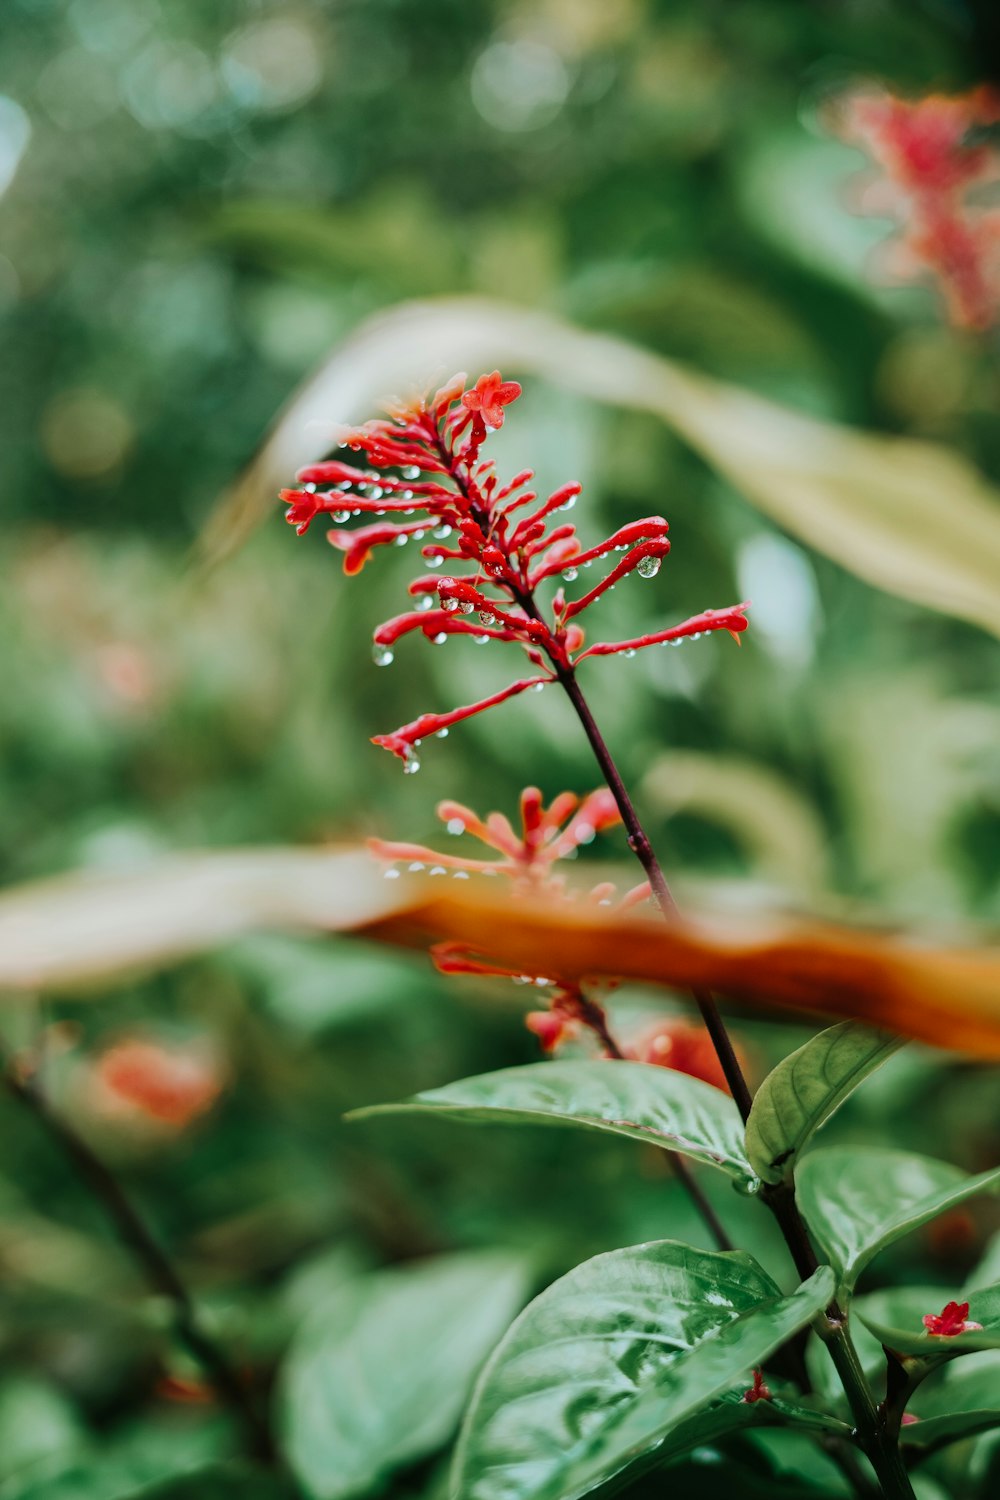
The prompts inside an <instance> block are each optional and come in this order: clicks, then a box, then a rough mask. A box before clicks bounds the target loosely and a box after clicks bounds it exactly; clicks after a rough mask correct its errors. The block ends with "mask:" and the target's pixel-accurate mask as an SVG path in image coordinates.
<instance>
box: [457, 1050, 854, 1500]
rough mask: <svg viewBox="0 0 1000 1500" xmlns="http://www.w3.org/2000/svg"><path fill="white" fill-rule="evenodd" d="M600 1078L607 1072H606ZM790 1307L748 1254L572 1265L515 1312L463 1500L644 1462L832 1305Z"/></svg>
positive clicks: (488, 1393) (816, 1290)
mask: <svg viewBox="0 0 1000 1500" xmlns="http://www.w3.org/2000/svg"><path fill="white" fill-rule="evenodd" d="M609 1071H610V1070H609ZM833 1284H834V1282H833V1274H832V1272H831V1271H830V1269H829V1267H827V1266H824V1267H821V1268H820V1270H819V1271H817V1272H816V1274H815V1275H814V1276H812V1277H811V1278H810V1279H809V1281H808V1282H806V1283H805V1284H804V1285H803V1286H801V1287H799V1289H798V1290H797V1291H796V1292H795V1293H793V1295H792V1296H790V1297H783V1296H782V1295H781V1293H780V1291H779V1290H778V1288H777V1286H775V1284H774V1282H773V1281H772V1280H771V1279H770V1277H769V1276H767V1275H766V1274H765V1272H764V1271H762V1270H761V1268H760V1267H759V1266H758V1265H757V1263H756V1261H754V1260H753V1259H752V1258H751V1257H750V1256H749V1255H746V1254H745V1253H743V1252H731V1253H726V1254H719V1253H713V1252H710V1251H705V1250H694V1249H692V1248H691V1247H690V1246H688V1245H681V1244H678V1243H676V1242H674V1241H670V1240H664V1241H658V1242H656V1243H653V1244H648V1245H634V1246H632V1247H631V1248H629V1249H626V1250H613V1251H611V1252H610V1253H608V1254H606V1255H598V1256H596V1257H595V1258H594V1259H593V1260H588V1261H585V1262H584V1263H583V1265H580V1266H577V1267H576V1268H575V1269H574V1270H572V1271H570V1272H569V1274H568V1275H567V1276H564V1277H562V1278H561V1279H560V1280H559V1281H557V1282H555V1283H553V1285H552V1286H550V1287H549V1288H548V1289H547V1290H546V1291H544V1292H543V1293H542V1294H541V1296H540V1297H537V1298H536V1299H535V1301H534V1302H532V1303H530V1304H529V1306H528V1307H527V1308H526V1309H525V1310H524V1312H523V1313H522V1314H521V1316H520V1317H519V1318H518V1320H517V1321H516V1323H514V1325H513V1327H512V1328H511V1329H510V1330H509V1331H508V1333H507V1334H506V1336H505V1337H504V1338H503V1340H502V1341H501V1343H500V1344H499V1346H498V1347H497V1349H496V1350H495V1351H494V1353H493V1356H492V1357H491V1359H490V1361H489V1363H488V1365H487V1366H486V1369H485V1370H484V1371H483V1374H482V1376H481V1377H480V1380H479V1383H478V1385H477V1387H476V1391H475V1395H474V1396H473V1398H472V1404H471V1406H470V1408H469V1411H468V1412H467V1414H466V1419H465V1423H464V1426H463V1429H462V1435H461V1437H460V1439H459V1444H458V1449H457V1452H456V1455H455V1469H454V1474H453V1481H452V1484H453V1494H454V1495H455V1496H456V1497H460V1500H577V1497H579V1496H581V1495H585V1494H587V1493H588V1491H590V1490H592V1489H594V1488H595V1487H596V1486H597V1485H599V1484H601V1483H603V1482H604V1481H605V1480H608V1479H610V1478H612V1477H613V1476H614V1475H616V1474H619V1473H621V1471H622V1470H623V1469H625V1468H627V1467H628V1466H629V1465H630V1464H632V1463H633V1462H635V1461H636V1460H638V1459H640V1458H643V1457H645V1456H647V1455H649V1454H650V1453H651V1451H652V1450H653V1449H654V1448H656V1447H657V1446H658V1445H659V1444H660V1443H662V1442H663V1439H664V1438H666V1437H667V1436H668V1435H669V1434H670V1433H671V1432H672V1431H674V1430H675V1429H676V1428H677V1427H678V1426H679V1424H680V1423H681V1422H683V1421H684V1420H685V1419H686V1418H688V1417H690V1416H692V1415H693V1414H694V1413H695V1412H697V1411H698V1410H699V1409H700V1408H701V1407H703V1406H706V1405H707V1404H708V1403H709V1402H710V1401H712V1400H713V1399H714V1398H715V1397H716V1396H719V1395H721V1394H722V1393H723V1392H724V1391H727V1390H729V1389H731V1388H732V1387H734V1386H735V1385H737V1384H738V1383H739V1382H740V1381H741V1379H745V1380H746V1383H747V1384H749V1372H750V1370H751V1369H752V1367H753V1366H755V1365H759V1364H760V1363H761V1361H762V1360H764V1359H766V1358H767V1357H768V1355H769V1354H771V1353H772V1352H773V1351H774V1350H775V1349H776V1348H778V1346H779V1345H780V1344H782V1343H784V1342H785V1340H786V1339H788V1338H789V1337H790V1336H791V1335H792V1334H793V1333H795V1332H797V1330H798V1329H800V1328H803V1327H804V1326H805V1325H806V1324H807V1323H808V1322H809V1321H810V1320H811V1319H812V1318H813V1317H814V1316H815V1315H816V1313H818V1312H819V1311H820V1309H821V1308H822V1307H823V1306H825V1304H826V1303H827V1302H828V1301H829V1298H830V1295H831V1292H832V1289H833Z"/></svg>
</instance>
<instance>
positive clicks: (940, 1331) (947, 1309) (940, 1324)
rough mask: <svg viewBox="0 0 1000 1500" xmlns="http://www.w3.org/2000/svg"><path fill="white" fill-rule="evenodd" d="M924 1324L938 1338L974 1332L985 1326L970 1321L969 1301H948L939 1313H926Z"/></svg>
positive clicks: (948, 1337)
mask: <svg viewBox="0 0 1000 1500" xmlns="http://www.w3.org/2000/svg"><path fill="white" fill-rule="evenodd" d="M923 1324H924V1327H925V1328H926V1329H927V1332H928V1333H929V1334H931V1335H932V1337H934V1338H938V1339H953V1338H954V1337H955V1335H956V1334H958V1333H974V1332H976V1331H977V1330H979V1329H981V1328H982V1326H983V1325H982V1323H973V1322H971V1321H970V1319H969V1304H968V1303H967V1302H948V1303H946V1304H945V1306H944V1307H943V1308H942V1309H941V1311H940V1312H939V1313H925V1314H924V1318H923Z"/></svg>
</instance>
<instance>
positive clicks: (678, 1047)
mask: <svg viewBox="0 0 1000 1500" xmlns="http://www.w3.org/2000/svg"><path fill="white" fill-rule="evenodd" d="M737 1054H738V1056H739V1058H740V1065H741V1067H744V1068H745V1064H746V1059H745V1058H744V1057H743V1055H742V1052H741V1050H740V1049H739V1048H737ZM630 1055H632V1056H634V1057H636V1058H637V1059H638V1060H639V1061H640V1062H645V1063H653V1064H655V1066H656V1067H659V1068H672V1069H673V1070H674V1072H676V1073H686V1074H687V1075H688V1077H689V1078H700V1079H701V1080H702V1082H703V1083H711V1084H713V1085H714V1086H715V1088H718V1089H722V1090H723V1091H724V1092H726V1093H728V1092H729V1087H728V1084H727V1083H726V1075H725V1074H724V1073H723V1071H722V1064H721V1063H720V1062H719V1059H718V1057H717V1056H716V1054H715V1048H714V1047H713V1046H712V1042H711V1038H710V1037H709V1036H708V1035H707V1034H706V1032H705V1029H704V1027H702V1026H695V1025H692V1023H691V1022H690V1021H684V1020H681V1019H680V1018H671V1019H670V1020H667V1021H658V1022H657V1023H656V1025H655V1026H653V1027H652V1028H651V1029H650V1030H649V1031H647V1032H645V1033H644V1035H643V1036H641V1037H640V1038H639V1041H638V1042H637V1043H636V1044H635V1046H634V1047H633V1048H632V1049H630Z"/></svg>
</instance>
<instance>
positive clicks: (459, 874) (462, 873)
mask: <svg viewBox="0 0 1000 1500" xmlns="http://www.w3.org/2000/svg"><path fill="white" fill-rule="evenodd" d="M453 874H454V877H455V879H456V880H468V878H469V872H468V870H455V871H453Z"/></svg>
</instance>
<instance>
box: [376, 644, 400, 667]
mask: <svg viewBox="0 0 1000 1500" xmlns="http://www.w3.org/2000/svg"><path fill="white" fill-rule="evenodd" d="M395 659H396V658H395V656H394V654H393V652H392V651H391V650H390V649H389V647H388V646H379V645H378V644H376V645H374V646H373V647H372V661H373V662H374V663H375V665H376V666H377V667H389V666H391V665H392V663H393V662H394V661H395Z"/></svg>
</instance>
